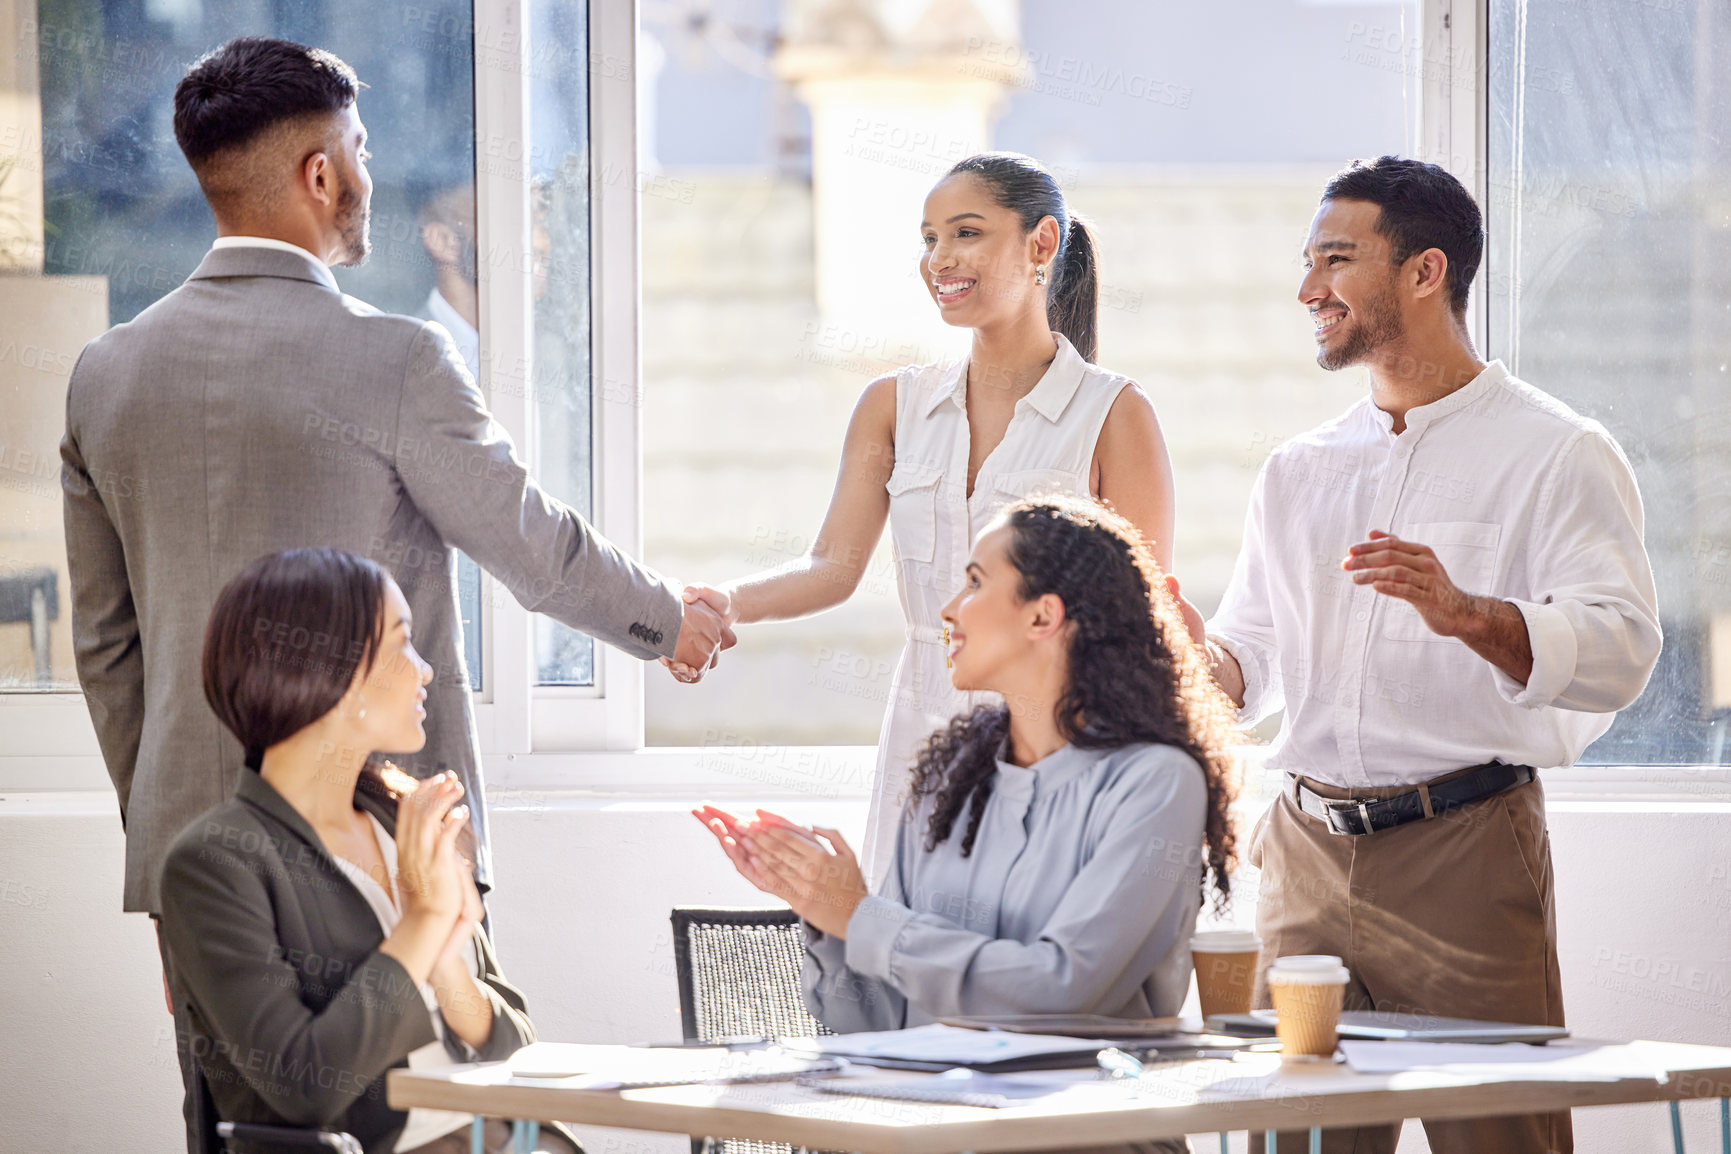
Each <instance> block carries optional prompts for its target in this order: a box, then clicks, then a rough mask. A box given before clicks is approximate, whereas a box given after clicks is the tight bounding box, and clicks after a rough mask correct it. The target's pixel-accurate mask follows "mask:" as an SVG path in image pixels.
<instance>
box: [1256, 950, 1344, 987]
mask: <svg viewBox="0 0 1731 1154" xmlns="http://www.w3.org/2000/svg"><path fill="white" fill-rule="evenodd" d="M1351 977H1352V975H1351V974H1350V973H1349V972H1348V971H1347V968H1346V967H1345V966H1344V965H1342V964H1341V961H1340V959H1339V958H1338V957H1336V956H1335V955H1333V954H1291V955H1289V956H1287V957H1284V958H1276V959H1275V961H1274V965H1273V966H1271V967H1269V970H1268V980H1269V981H1271V982H1285V983H1287V984H1289V985H1290V984H1313V985H1325V984H1331V983H1335V982H1346V981H1349V980H1350V979H1351Z"/></svg>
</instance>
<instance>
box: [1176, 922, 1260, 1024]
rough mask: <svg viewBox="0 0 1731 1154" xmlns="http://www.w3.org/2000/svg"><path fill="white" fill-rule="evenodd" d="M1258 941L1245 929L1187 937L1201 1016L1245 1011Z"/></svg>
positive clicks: (1253, 981) (1252, 984) (1253, 980)
mask: <svg viewBox="0 0 1731 1154" xmlns="http://www.w3.org/2000/svg"><path fill="white" fill-rule="evenodd" d="M1261 956H1262V941H1261V939H1260V938H1258V937H1257V936H1256V935H1255V934H1253V933H1251V932H1250V931H1249V930H1207V931H1204V932H1202V933H1199V934H1196V935H1194V936H1193V937H1192V938H1191V939H1190V958H1191V961H1193V962H1194V963H1195V965H1196V996H1197V999H1198V1000H1199V1001H1200V1002H1201V1003H1202V1016H1203V1017H1204V1018H1210V1017H1213V1016H1214V1015H1215V1014H1248V1013H1249V1012H1250V1002H1251V997H1252V996H1253V995H1254V994H1255V992H1256V965H1257V961H1258V959H1260V958H1261Z"/></svg>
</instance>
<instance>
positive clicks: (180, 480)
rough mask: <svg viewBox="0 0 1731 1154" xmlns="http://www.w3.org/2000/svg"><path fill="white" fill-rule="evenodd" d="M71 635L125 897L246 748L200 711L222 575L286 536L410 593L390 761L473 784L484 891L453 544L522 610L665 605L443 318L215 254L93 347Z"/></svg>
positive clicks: (132, 901) (78, 385)
mask: <svg viewBox="0 0 1731 1154" xmlns="http://www.w3.org/2000/svg"><path fill="white" fill-rule="evenodd" d="M60 454H61V460H62V467H61V480H62V485H63V488H64V490H65V513H66V552H67V566H68V569H69V577H70V585H71V590H72V635H73V647H74V651H75V654H76V659H77V665H78V677H79V680H80V681H81V682H82V683H83V686H84V692H85V696H86V699H87V701H88V703H89V707H90V716H91V719H92V721H94V722H95V725H96V733H97V737H98V738H99V740H100V741H101V744H102V755H103V759H104V761H105V762H106V763H107V766H108V772H109V776H110V777H112V778H113V780H114V787H115V790H116V792H117V793H118V794H119V799H120V815H121V820H122V822H123V823H124V824H125V827H126V893H125V908H126V909H127V910H147V911H151V912H157V911H160V910H161V909H162V904H161V899H160V895H159V892H158V875H159V873H160V872H161V869H162V861H163V857H164V855H165V854H166V853H167V851H168V846H169V844H170V843H171V842H172V841H173V840H174V837H175V835H176V834H178V833H179V832H180V830H181V829H182V827H184V826H185V825H186V824H187V822H189V821H191V820H192V819H193V818H194V817H195V816H197V815H198V814H200V813H203V812H204V811H205V810H207V809H209V808H211V807H212V806H213V805H216V804H217V803H218V802H221V801H223V800H224V799H225V798H227V797H228V796H229V795H230V794H232V793H233V791H234V784H235V775H236V773H238V772H240V765H241V761H242V751H241V749H240V745H239V743H238V742H237V741H236V740H235V739H234V737H233V736H232V735H231V734H230V733H229V732H228V731H227V730H226V729H224V728H223V727H222V725H221V724H220V723H219V722H218V721H217V720H216V716H215V715H214V714H213V713H211V711H210V708H209V706H208V705H207V704H206V703H205V699H204V689H203V680H202V676H201V672H200V660H201V652H202V648H203V639H204V630H205V623H206V620H207V618H208V617H209V615H210V608H211V605H212V603H213V602H214V601H215V599H216V594H217V592H218V591H219V590H220V589H221V588H222V586H223V585H224V584H225V583H226V582H227V581H228V580H229V579H230V578H232V577H233V576H234V575H235V574H236V573H238V572H239V571H240V570H241V568H243V567H244V566H245V565H246V564H248V563H249V562H251V561H252V560H253V559H255V558H257V557H259V556H261V555H262V554H265V553H271V552H275V551H277V550H280V549H288V548H294V547H297V546H330V547H334V548H341V549H349V550H353V551H354V552H356V553H360V554H362V555H364V556H367V557H371V558H372V559H374V560H375V561H378V562H379V563H380V564H382V565H383V566H384V567H385V568H386V569H387V570H389V571H390V573H391V574H392V576H393V577H395V579H396V581H397V583H398V584H399V585H401V586H402V588H403V593H404V595H405V596H406V597H407V598H408V602H409V606H410V609H411V611H412V612H413V614H414V618H415V644H416V647H417V648H418V649H419V650H420V651H421V653H422V655H423V656H424V657H425V658H426V659H427V661H428V662H429V663H431V664H432V666H433V668H434V671H435V678H434V681H433V683H432V684H431V685H429V686H428V687H427V703H426V708H427V722H426V728H427V745H426V748H425V749H423V750H422V751H420V752H419V753H409V754H405V753H392V760H394V761H396V762H397V764H399V765H401V766H402V767H403V768H404V769H406V770H408V771H409V772H410V773H413V774H415V775H416V776H418V777H426V776H429V775H431V774H433V773H437V772H439V771H441V770H444V769H452V770H455V771H456V772H457V773H458V774H459V775H460V776H461V778H462V780H463V783H464V785H465V786H466V787H467V789H468V796H469V799H470V801H471V803H472V810H473V813H474V818H473V824H474V827H475V832H476V836H477V839H478V840H479V843H480V845H479V853H478V855H477V857H478V861H477V867H478V871H477V872H478V877H479V879H480V880H481V882H482V884H486V882H487V880H488V876H489V872H490V867H489V855H488V853H487V840H486V839H487V821H486V810H485V806H484V799H485V791H484V789H483V782H482V777H481V761H480V750H479V746H478V744H477V740H476V734H475V724H474V718H473V716H472V714H471V712H470V707H469V685H468V677H467V673H466V672H465V666H464V663H463V659H462V652H461V644H462V637H461V621H460V618H459V616H458V608H457V592H456V580H455V563H454V557H453V554H452V551H451V550H452V547H456V548H459V549H461V550H463V551H464V552H465V553H467V554H468V555H469V556H471V557H473V558H474V559H475V560H476V561H477V562H479V563H480V565H481V566H482V567H483V568H484V569H486V570H487V571H488V572H490V573H492V574H493V576H494V578H495V579H496V580H498V581H499V582H500V583H501V584H502V585H504V586H505V587H506V588H507V589H509V590H510V591H511V593H512V594H513V595H514V596H515V597H516V598H517V600H518V601H520V602H521V603H522V604H523V605H524V606H525V607H526V608H528V609H531V610H534V611H536V612H541V613H546V614H548V615H549V616H552V617H554V618H556V619H558V620H559V621H561V622H563V623H565V624H566V625H569V626H572V627H573V628H577V629H581V630H583V631H585V632H587V633H591V634H593V635H595V636H596V637H598V638H600V639H601V640H603V641H606V642H608V643H609V644H612V645H616V646H618V647H619V648H621V649H623V650H625V651H626V652H628V653H631V654H633V655H635V656H637V657H641V658H644V659H648V658H652V657H656V656H671V655H672V653H673V647H674V642H675V640H676V639H677V637H678V635H679V624H680V613H681V608H680V599H679V595H678V592H677V590H675V589H674V588H672V587H671V586H669V585H668V583H667V582H665V581H664V580H663V579H662V578H661V577H660V576H659V575H658V574H656V573H655V572H653V571H652V570H649V569H647V568H645V567H643V566H642V565H639V564H637V563H636V562H635V561H633V560H632V559H631V558H630V557H627V556H625V555H624V554H623V553H621V552H620V551H619V550H618V549H617V548H615V547H614V546H613V545H612V544H611V543H610V542H608V541H607V540H606V539H605V538H604V537H602V536H601V535H600V534H598V533H597V532H596V531H595V530H594V529H593V528H592V527H591V526H590V525H589V524H588V523H587V522H586V521H585V520H584V519H583V518H582V517H581V516H579V515H578V514H577V513H576V512H575V511H573V510H572V509H571V508H570V507H568V506H566V505H564V504H562V503H561V502H559V501H557V500H555V499H553V498H552V497H550V496H548V495H547V494H546V493H544V492H542V491H541V489H540V488H539V487H538V486H537V485H536V484H535V482H534V480H533V479H532V478H531V477H530V476H529V475H528V473H527V472H525V471H524V468H523V465H522V462H520V461H519V460H518V459H517V456H516V454H515V453H514V452H513V449H512V445H511V440H510V438H509V437H508V436H507V435H506V433H505V431H504V429H503V428H501V427H500V426H499V425H498V424H497V423H496V422H494V421H493V419H492V417H491V416H490V415H489V413H488V412H487V407H486V404H485V403H484V401H483V400H482V397H481V394H480V391H479V390H478V389H477V388H476V386H475V382H474V381H473V380H472V379H471V378H470V376H469V372H468V370H467V369H466V368H465V367H464V366H463V363H462V359H461V358H460V357H459V355H458V354H457V351H456V348H455V346H454V344H453V343H452V341H451V338H450V336H449V334H447V333H446V332H445V330H444V329H443V328H441V327H440V326H438V325H436V324H429V323H426V322H423V321H418V320H415V319H413V318H410V317H401V316H392V315H389V314H386V313H381V312H379V311H378V310H377V309H374V308H372V307H371V306H369V305H366V304H364V303H362V302H361V301H358V300H355V299H354V298H352V297H348V296H344V295H343V294H342V293H341V292H340V291H339V290H338V289H337V285H336V281H335V279H334V278H333V277H332V276H331V273H330V270H329V269H327V268H325V267H324V266H323V265H322V264H319V263H317V262H315V261H312V260H309V259H307V258H304V257H301V256H298V255H296V254H294V253H290V252H285V251H282V250H276V249H269V248H263V247H252V248H221V249H213V250H211V252H210V253H209V254H208V255H207V256H206V257H205V258H204V261H203V263H201V264H200V265H199V266H198V269H197V270H196V271H195V272H194V273H193V274H192V276H191V277H190V278H188V279H187V282H186V283H185V284H183V285H181V286H180V287H179V288H177V289H175V290H174V291H173V292H171V293H169V294H168V295H167V296H165V297H164V298H163V299H162V300H160V301H158V302H156V303H155V304H153V305H151V306H150V307H149V308H148V309H146V310H145V311H144V312H142V313H140V314H139V315H138V317H137V318H136V319H134V320H133V321H131V322H129V323H127V324H123V325H117V326H115V327H114V328H113V329H110V330H109V331H108V332H107V333H104V334H103V335H102V336H101V337H98V338H97V339H96V340H94V341H92V342H91V343H90V345H89V346H88V347H87V348H86V349H85V350H84V353H83V355H82V356H81V357H80V358H79V361H78V365H77V367H76V368H75V369H74V371H73V374H72V380H71V382H70V385H69V388H68V394H67V399H66V436H65V439H64V440H63V441H62V443H61V447H60Z"/></svg>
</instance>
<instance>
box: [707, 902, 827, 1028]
mask: <svg viewBox="0 0 1731 1154" xmlns="http://www.w3.org/2000/svg"><path fill="white" fill-rule="evenodd" d="M804 959H805V931H804V930H802V929H801V928H800V924H799V916H798V915H797V914H795V913H794V912H793V911H792V910H787V909H780V910H742V909H719V910H706V909H687V908H681V909H676V910H674V911H673V964H674V970H675V972H676V973H677V975H678V978H679V1021H680V1025H681V1027H682V1028H683V1029H684V1032H685V1038H686V1040H687V1041H698V1042H707V1041H713V1040H714V1039H716V1038H727V1037H734V1036H737V1035H741V1034H767V1035H770V1036H774V1037H811V1036H813V1035H816V1034H827V1033H829V1032H830V1031H829V1030H827V1029H825V1028H824V1026H823V1023H821V1022H819V1021H818V1020H817V1019H816V1018H814V1017H812V1016H811V1014H810V1013H809V1012H808V1011H807V1010H806V1008H805V1002H804V1000H803V999H802V998H801V996H800V986H799V971H800V965H801V963H802V962H803V961H804Z"/></svg>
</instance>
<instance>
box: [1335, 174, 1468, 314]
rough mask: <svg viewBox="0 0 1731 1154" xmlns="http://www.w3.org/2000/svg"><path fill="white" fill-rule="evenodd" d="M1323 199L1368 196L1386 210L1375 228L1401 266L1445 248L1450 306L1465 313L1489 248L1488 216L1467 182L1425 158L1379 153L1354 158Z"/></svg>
mask: <svg viewBox="0 0 1731 1154" xmlns="http://www.w3.org/2000/svg"><path fill="white" fill-rule="evenodd" d="M1322 199H1323V200H1363V201H1368V202H1369V203H1371V204H1374V205H1376V206H1377V207H1378V208H1380V209H1381V210H1382V212H1381V215H1380V216H1379V217H1378V218H1377V222H1376V231H1377V233H1378V234H1379V235H1381V236H1382V237H1384V238H1385V239H1386V240H1387V241H1388V242H1389V244H1390V245H1391V246H1392V252H1391V253H1390V259H1391V260H1392V261H1393V262H1394V263H1395V264H1397V265H1398V264H1402V263H1404V262H1405V261H1406V259H1407V258H1408V257H1410V256H1412V255H1413V254H1414V253H1420V252H1424V251H1425V250H1426V249H1431V248H1434V249H1440V250H1441V251H1442V254H1443V255H1444V256H1446V257H1447V258H1448V290H1449V305H1450V306H1451V307H1452V308H1453V309H1454V311H1455V313H1456V315H1459V314H1462V313H1465V312H1466V309H1467V292H1468V290H1469V289H1471V288H1472V284H1473V277H1474V275H1476V274H1477V273H1478V271H1479V260H1480V259H1481V258H1482V257H1483V256H1484V251H1485V226H1484V218H1483V217H1482V216H1480V215H1479V206H1478V205H1477V204H1475V203H1473V198H1472V196H1471V194H1470V193H1468V192H1467V190H1466V188H1465V186H1463V185H1462V184H1461V182H1460V181H1458V180H1456V179H1455V178H1454V176H1453V174H1451V173H1450V172H1448V171H1447V170H1446V169H1443V168H1439V167H1437V166H1436V165H1434V164H1426V163H1425V162H1424V161H1422V160H1407V159H1405V158H1403V157H1398V156H1379V157H1377V158H1376V159H1375V160H1369V161H1366V160H1355V161H1353V162H1352V163H1351V164H1350V165H1348V166H1347V167H1346V168H1345V169H1343V170H1342V171H1340V172H1339V173H1337V174H1336V175H1335V177H1334V179H1333V180H1331V181H1329V182H1328V187H1327V188H1325V189H1323V190H1322Z"/></svg>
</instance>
